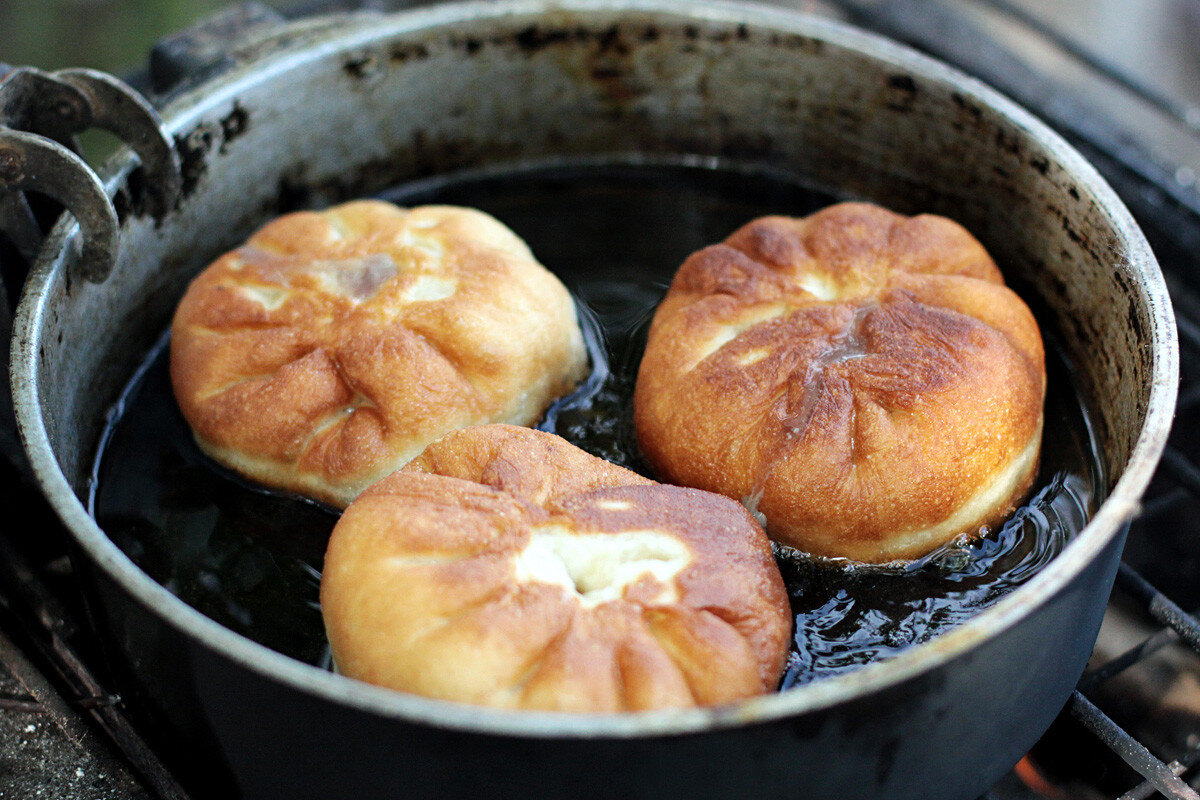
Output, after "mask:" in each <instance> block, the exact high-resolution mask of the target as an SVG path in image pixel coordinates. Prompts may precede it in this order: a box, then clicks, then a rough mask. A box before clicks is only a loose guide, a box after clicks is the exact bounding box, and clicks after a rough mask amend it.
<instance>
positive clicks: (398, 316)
mask: <svg viewBox="0 0 1200 800" xmlns="http://www.w3.org/2000/svg"><path fill="white" fill-rule="evenodd" d="M586 366H587V357H586V353H585V350H584V346H583V339H582V335H581V333H580V330H579V325H578V323H577V320H576V317H575V307H574V304H573V303H572V301H571V298H570V296H569V295H568V293H567V291H566V289H565V288H564V287H563V285H562V284H561V283H560V282H559V281H558V279H557V278H555V277H554V276H553V275H552V274H551V273H550V272H549V271H547V270H546V269H545V268H544V267H542V266H541V265H540V264H539V263H538V262H537V261H536V260H535V259H534V257H533V255H532V254H531V253H530V252H529V248H528V247H526V246H525V243H524V242H522V241H521V239H520V238H518V237H517V235H516V234H514V233H513V232H512V231H510V230H509V229H508V228H507V227H505V226H504V225H503V224H501V223H500V222H498V221H497V220H496V219H494V218H493V217H491V216H488V215H487V214H484V213H482V212H480V211H476V210H473V209H467V208H455V207H450V206H425V207H420V208H414V209H411V210H408V209H402V208H397V207H396V206H393V205H391V204H389V203H384V202H380V201H374V200H366V201H357V202H351V203H346V204H345V205H341V206H338V207H336V208H331V209H329V210H327V211H321V212H301V213H296V214H289V215H287V216H283V217H280V218H278V219H276V220H274V221H272V222H271V223H269V224H268V225H267V226H266V227H264V228H263V229H262V230H260V231H258V232H257V233H255V234H254V235H253V236H252V237H251V238H250V239H249V240H248V241H247V242H246V243H245V244H244V245H243V246H241V247H239V248H238V249H236V250H234V251H232V252H230V253H227V254H225V255H224V256H222V257H221V258H219V259H217V261H216V262H215V263H213V264H212V265H210V266H209V267H208V268H207V269H206V270H205V271H204V272H202V273H201V274H200V275H199V276H198V277H197V278H196V279H195V280H194V281H193V282H192V284H191V286H190V287H189V289H188V291H187V294H186V295H185V296H184V298H183V300H182V302H181V303H180V304H179V308H178V310H177V311H176V314H175V319H174V322H173V324H172V328H171V380H172V382H173V384H174V388H175V396H176V398H177V400H178V401H179V406H180V408H181V409H182V410H183V415H184V417H185V418H186V419H187V421H188V423H189V424H190V425H191V427H192V430H193V432H194V433H195V436H196V441H197V442H198V443H199V444H200V447H201V448H202V449H203V450H204V451H205V452H206V453H208V454H209V455H210V456H212V457H213V458H214V459H215V460H217V461H218V462H220V463H221V464H224V465H225V466H227V467H229V468H231V469H233V470H235V471H237V472H239V473H241V474H243V475H245V476H246V477H248V478H251V479H253V480H255V481H259V482H261V483H264V484H267V485H269V486H273V487H277V488H281V489H286V490H290V491H293V492H297V493H300V494H303V495H307V496H309V497H313V498H316V499H318V500H322V501H324V502H327V503H331V504H333V505H337V506H345V505H346V504H347V503H349V502H350V501H351V500H352V499H354V497H355V496H356V495H358V493H359V492H360V491H362V489H363V488H365V487H366V486H367V485H369V484H371V483H373V482H374V481H376V480H378V479H379V478H381V477H383V476H384V475H387V474H388V473H390V472H392V471H393V470H395V469H396V468H397V467H399V466H401V465H403V464H405V463H407V462H408V461H409V460H410V459H412V458H413V457H414V456H416V455H417V454H419V453H420V452H421V451H422V450H423V449H425V446H426V445H428V444H429V443H430V442H432V441H433V440H435V439H437V438H438V437H440V436H442V435H443V434H445V433H446V432H448V431H451V430H454V429H456V428H461V427H463V426H466V425H476V424H480V423H485V422H508V423H513V424H516V425H530V424H533V423H534V422H536V421H537V420H538V418H539V417H540V416H541V414H542V412H543V411H544V410H545V408H546V407H547V406H548V405H549V404H550V402H551V401H553V400H554V399H555V398H556V397H558V396H560V395H562V394H564V393H566V392H568V391H570V390H571V388H572V387H574V386H575V384H576V383H578V381H579V380H580V379H581V378H582V376H583V375H584V373H585V371H586Z"/></svg>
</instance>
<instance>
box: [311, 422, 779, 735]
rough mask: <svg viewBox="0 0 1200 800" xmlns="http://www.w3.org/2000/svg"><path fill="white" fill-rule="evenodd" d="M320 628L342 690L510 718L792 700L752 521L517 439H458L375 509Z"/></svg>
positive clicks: (764, 552) (428, 454)
mask: <svg viewBox="0 0 1200 800" xmlns="http://www.w3.org/2000/svg"><path fill="white" fill-rule="evenodd" d="M321 609H322V612H323V614H324V617H325V627H326V631H327V632H328V634H329V643H330V645H331V647H332V650H333V655H334V660H335V662H336V664H337V667H338V670H339V671H340V672H342V673H343V674H345V675H349V676H351V677H354V678H358V679H360V680H363V681H367V682H369V683H373V684H378V685H380V686H386V687H390V688H393V689H398V690H400V691H404V692H411V693H415V694H420V695H426V696H428V697H435V698H441V699H445V700H455V701H460V702H464V703H473V704H477V705H485V706H493V707H497V708H506V709H541V710H550V711H569V712H620V711H641V710H646V709H656V708H679V707H690V706H695V705H712V704H716V703H725V702H729V701H732V700H737V699H740V698H744V697H749V696H751V695H755V694H759V693H762V692H766V691H770V690H772V689H774V688H775V686H776V684H777V683H778V680H779V676H780V674H781V672H782V669H783V666H784V660H785V657H786V655H787V649H788V638H789V635H790V632H791V612H790V610H789V606H788V600H787V594H786V592H785V590H784V586H783V581H782V578H781V577H780V575H779V570H778V567H777V566H776V564H775V560H774V558H773V556H772V554H771V547H770V543H769V542H768V540H767V537H766V534H764V533H763V531H762V529H761V528H760V527H759V526H758V524H757V523H756V522H755V521H754V519H753V517H751V516H750V514H749V513H748V512H747V511H746V510H745V508H743V507H742V506H741V505H739V504H738V503H736V502H734V501H731V500H729V499H728V498H725V497H721V496H719V495H714V494H710V493H707V492H701V491H698V490H695V489H686V488H681V487H676V486H665V485H663V484H659V483H654V482H653V481H650V480H647V479H646V478H643V477H641V476H639V475H637V474H636V473H633V472H630V471H629V470H626V469H623V468H621V467H618V466H615V465H613V464H610V463H608V462H606V461H603V460H601V459H599V458H596V457H594V456H591V455H589V454H587V453H585V452H584V451H582V450H580V449H578V448H576V447H575V446H573V445H571V444H570V443H568V442H567V441H565V440H564V439H561V438H559V437H557V436H554V435H552V434H549V433H543V432H540V431H535V430H531V429H528V428H516V427H512V426H508V425H484V426H479V427H474V428H465V429H463V430H459V431H456V432H454V433H451V434H449V435H447V436H446V437H444V438H442V439H440V440H439V441H437V442H435V443H434V444H432V445H430V446H429V448H428V449H427V450H426V451H425V452H424V453H423V454H421V455H420V456H419V457H418V458H416V459H414V460H413V461H412V462H411V463H410V464H408V466H406V467H404V468H403V469H401V470H399V471H398V472H396V473H394V474H392V475H390V476H389V477H387V478H385V479H384V480H382V481H380V482H379V483H376V484H375V485H373V486H371V487H370V488H368V489H367V490H366V491H364V492H363V493H362V494H361V495H360V496H359V498H358V499H357V500H355V501H354V502H353V503H352V504H351V505H350V507H349V508H347V509H346V511H345V513H344V514H343V516H342V518H341V520H340V521H339V522H338V524H337V526H336V527H335V528H334V531H333V535H332V538H331V539H330V542H329V549H328V552H327V553H326V556H325V568H324V572H323V575H322V579H321Z"/></svg>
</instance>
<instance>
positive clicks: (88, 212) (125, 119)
mask: <svg viewBox="0 0 1200 800" xmlns="http://www.w3.org/2000/svg"><path fill="white" fill-rule="evenodd" d="M89 128H101V129H103V130H107V131H109V132H110V133H113V134H115V135H116V136H117V137H118V138H120V139H122V140H123V141H124V142H125V143H126V144H128V145H129V146H130V148H131V149H132V150H133V151H134V152H135V153H137V155H138V158H139V159H141V166H140V168H139V169H140V171H141V175H140V179H137V180H131V181H130V188H131V191H136V192H137V193H139V194H141V195H142V196H141V197H135V198H134V206H135V207H136V206H137V205H138V203H139V202H142V201H144V205H145V208H146V209H147V210H148V211H149V212H150V213H151V214H152V215H153V216H154V218H155V219H156V220H161V219H162V218H163V217H164V216H165V215H166V214H167V212H168V211H169V210H170V209H171V208H172V207H173V206H174V204H175V201H176V199H177V198H178V196H179V189H180V186H181V184H182V178H181V175H180V169H179V156H178V154H177V153H176V152H175V148H174V145H173V143H172V141H171V139H170V137H168V136H167V134H166V133H165V132H164V131H163V128H162V123H161V121H160V120H159V117H158V114H157V113H156V112H155V111H154V109H153V108H152V107H151V106H150V104H149V103H148V102H147V101H146V100H145V99H144V98H143V97H142V96H141V95H139V94H138V93H137V92H136V91H134V90H133V89H132V88H130V87H129V86H128V85H126V84H125V83H123V82H122V81H120V80H117V79H116V78H114V77H112V76H111V75H108V74H107V73H104V72H99V71H97V70H91V69H65V70H60V71H58V72H53V73H47V72H43V71H41V70H39V69H35V68H32V67H18V68H15V69H13V68H11V67H6V66H4V65H0V232H4V233H5V234H7V236H8V237H9V239H10V240H11V241H12V243H13V244H14V245H15V246H16V248H17V250H18V251H19V252H20V254H21V256H22V257H23V258H24V259H25V261H26V262H27V263H29V264H32V263H33V261H34V258H35V257H36V255H37V253H38V251H39V250H40V247H41V243H42V239H43V230H42V226H41V225H39V223H38V220H37V218H36V217H35V215H34V212H33V210H32V209H31V207H30V204H29V202H28V200H27V198H26V197H25V195H24V192H27V191H34V192H37V193H40V194H43V195H47V196H48V197H50V198H52V199H54V200H56V201H57V202H59V203H61V204H62V206H63V207H64V208H65V209H66V210H68V211H69V212H70V213H71V214H72V215H73V216H74V217H75V219H76V221H77V222H78V223H79V226H80V228H82V229H83V246H82V253H81V257H80V258H79V259H78V260H77V261H76V262H75V264H74V265H73V267H72V270H73V272H74V274H77V275H79V276H80V277H82V278H84V279H85V280H88V281H92V282H94V283H100V282H102V281H104V279H105V278H107V277H108V274H109V273H110V272H111V271H112V267H113V264H114V263H115V262H116V257H117V244H118V238H117V229H118V226H119V224H120V223H119V220H118V215H117V211H116V209H115V207H114V206H113V202H112V200H111V199H110V198H109V197H108V194H107V192H106V191H105V189H104V185H103V184H102V183H101V181H100V179H99V177H97V175H96V173H95V172H94V171H93V170H92V168H91V167H89V166H88V165H87V163H85V162H84V160H83V159H82V158H81V157H80V155H79V145H78V143H77V142H76V140H75V137H76V135H78V134H79V133H82V132H83V131H85V130H88V129H89Z"/></svg>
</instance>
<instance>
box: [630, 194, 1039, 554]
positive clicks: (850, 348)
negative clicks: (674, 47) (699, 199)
mask: <svg viewBox="0 0 1200 800" xmlns="http://www.w3.org/2000/svg"><path fill="white" fill-rule="evenodd" d="M1045 383H1046V377H1045V364H1044V354H1043V348H1042V340H1041V336H1040V334H1039V332H1038V328H1037V324H1036V323H1035V321H1034V319H1033V316H1032V314H1031V313H1030V312H1029V309H1028V308H1027V307H1026V305H1025V304H1024V303H1023V302H1022V301H1021V300H1020V298H1018V297H1017V295H1016V294H1014V293H1013V292H1012V291H1011V290H1010V289H1008V288H1007V287H1006V286H1005V285H1004V282H1003V280H1002V278H1001V276H1000V272H999V270H998V269H997V268H996V265H995V264H994V263H993V261H992V259H991V258H990V257H989V256H988V254H987V252H986V251H985V250H984V248H983V246H982V245H980V244H979V242H978V241H976V240H975V238H974V237H972V236H971V235H970V234H969V233H968V232H967V231H966V230H964V229H963V228H962V227H961V226H959V225H958V224H957V223H955V222H952V221H951V220H948V219H945V218H943V217H937V216H931V215H920V216H915V217H905V216H901V215H899V214H895V213H892V212H890V211H888V210H886V209H883V208H880V207H878V206H873V205H869V204H865V203H843V204H839V205H835V206H832V207H829V208H826V209H824V210H822V211H819V212H817V213H815V214H813V215H811V216H809V217H806V218H803V219H795V218H785V217H764V218H761V219H757V220H754V221H753V222H751V223H749V224H747V225H746V226H744V227H743V228H741V229H740V230H738V231H737V232H735V233H734V234H733V235H732V236H730V237H729V238H728V239H727V240H725V242H724V243H722V244H717V245H713V246H711V247H707V248H705V249H703V250H700V251H699V252H696V253H694V254H692V255H691V256H690V257H689V258H688V259H687V260H686V261H685V262H684V264H683V266H682V267H681V268H680V269H679V272H678V273H677V274H676V276H675V279H674V282H673V283H672V285H671V288H670V290H669V291H668V293H667V296H666V298H665V299H664V300H663V302H662V305H661V306H660V307H659V308H658V311H657V313H656V314H655V317H654V321H653V324H652V326H651V329H650V335H649V342H648V345H647V347H646V353H645V357H644V359H643V361H642V364H641V370H640V372H639V374H638V379H637V388H636V392H635V416H636V424H637V435H638V441H639V443H640V444H641V447H642V449H643V451H644V453H645V455H646V456H647V457H648V458H649V460H650V462H651V463H652V464H653V466H654V468H655V469H656V470H657V475H658V477H660V478H661V479H662V480H665V481H668V482H671V483H678V484H681V485H684V486H694V487H698V488H701V489H706V490H709V491H713V492H719V493H721V494H724V495H727V496H729V497H733V498H737V499H739V500H741V501H742V502H743V503H745V504H746V505H747V507H749V508H750V509H751V510H756V511H757V512H759V513H761V514H762V515H764V516H765V519H766V528H767V533H768V534H769V535H770V536H771V538H772V539H774V540H775V541H777V542H780V543H781V544H785V545H789V546H791V547H794V548H797V549H799V550H801V551H804V552H808V553H811V554H815V555H820V556H831V557H845V558H850V559H854V560H857V561H865V562H885V561H889V560H893V559H905V558H915V557H918V556H921V555H922V554H925V553H927V552H929V551H930V550H932V549H934V548H936V547H937V546H939V545H941V544H943V543H944V542H946V541H948V540H950V539H952V538H954V537H956V536H958V535H959V534H964V533H965V534H969V535H974V534H976V533H978V532H979V531H980V529H981V528H983V527H984V526H996V525H998V524H1000V523H1001V522H1002V521H1003V520H1004V519H1005V518H1006V516H1008V515H1009V514H1010V513H1011V512H1012V511H1013V510H1014V508H1015V507H1016V505H1017V504H1019V503H1020V501H1021V499H1022V498H1023V497H1024V495H1025V494H1026V493H1027V491H1028V490H1029V487H1030V485H1031V483H1032V481H1033V479H1034V475H1035V472H1036V470H1037V464H1038V453H1039V449H1040V445H1041V434H1042V403H1043V399H1044V395H1045Z"/></svg>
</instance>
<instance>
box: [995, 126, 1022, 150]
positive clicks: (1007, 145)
mask: <svg viewBox="0 0 1200 800" xmlns="http://www.w3.org/2000/svg"><path fill="white" fill-rule="evenodd" d="M996 147H998V148H1000V150H1001V151H1002V152H1005V153H1009V154H1010V155H1014V156H1015V155H1017V154H1019V153H1020V152H1021V143H1020V141H1019V140H1018V139H1017V137H1015V136H1012V135H1010V134H1009V133H1008V131H1006V130H1004V129H1003V128H997V129H996Z"/></svg>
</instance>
